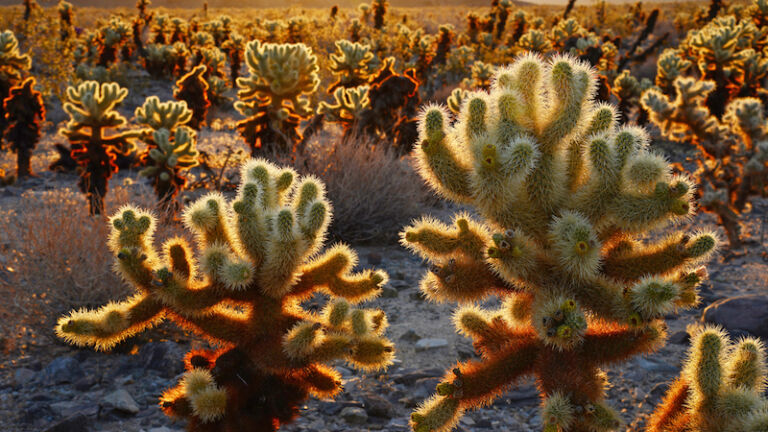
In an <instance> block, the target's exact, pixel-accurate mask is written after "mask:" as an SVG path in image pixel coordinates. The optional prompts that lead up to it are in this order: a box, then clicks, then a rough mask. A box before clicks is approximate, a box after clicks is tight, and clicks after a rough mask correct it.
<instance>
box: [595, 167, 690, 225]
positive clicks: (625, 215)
mask: <svg viewBox="0 0 768 432" xmlns="http://www.w3.org/2000/svg"><path fill="white" fill-rule="evenodd" d="M690 202H691V186H690V183H689V182H688V181H687V180H686V179H682V178H677V179H674V180H673V182H671V185H670V184H669V183H666V182H659V183H657V184H656V188H655V190H654V191H653V192H651V193H640V194H638V193H633V192H630V191H623V192H621V193H620V194H619V196H617V197H616V199H615V201H614V202H613V203H612V205H611V206H610V208H611V212H612V214H613V215H614V216H615V218H616V221H615V222H616V224H617V225H618V226H619V227H620V228H623V229H625V230H627V231H630V232H634V231H639V230H647V229H648V227H649V226H654V225H658V224H659V223H661V222H662V221H664V220H666V219H669V218H670V217H671V218H673V219H676V218H681V217H686V216H688V215H689V214H690V212H691V205H690Z"/></svg>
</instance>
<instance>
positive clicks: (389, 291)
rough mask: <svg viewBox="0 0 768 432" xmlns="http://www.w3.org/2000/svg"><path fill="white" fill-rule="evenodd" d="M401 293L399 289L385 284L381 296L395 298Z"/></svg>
mask: <svg viewBox="0 0 768 432" xmlns="http://www.w3.org/2000/svg"><path fill="white" fill-rule="evenodd" d="M399 294H400V293H399V292H397V290H396V289H394V288H392V287H388V286H385V287H384V288H382V289H381V297H382V298H395V297H397V296H398V295H399Z"/></svg>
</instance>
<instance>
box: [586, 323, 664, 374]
mask: <svg viewBox="0 0 768 432" xmlns="http://www.w3.org/2000/svg"><path fill="white" fill-rule="evenodd" d="M665 338H666V332H665V331H664V329H663V328H662V327H661V326H660V325H659V324H658V323H649V324H648V325H644V326H641V327H620V326H616V325H615V324H613V325H611V324H607V325H597V324H594V325H592V326H591V327H590V328H589V330H588V331H587V333H586V334H585V335H584V344H583V345H581V346H580V347H579V351H580V352H581V353H582V355H583V356H584V357H585V358H586V359H588V361H590V362H592V364H596V365H607V364H611V363H615V362H617V361H621V360H624V359H626V358H628V357H631V356H633V355H636V354H640V353H648V352H651V351H653V350H654V349H656V348H658V347H659V345H660V344H661V343H663V342H664V339H665Z"/></svg>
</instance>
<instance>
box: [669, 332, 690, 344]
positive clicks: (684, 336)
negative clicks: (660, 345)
mask: <svg viewBox="0 0 768 432" xmlns="http://www.w3.org/2000/svg"><path fill="white" fill-rule="evenodd" d="M690 339H691V337H690V335H688V332H687V331H685V330H678V331H676V332H674V333H672V334H671V335H670V336H669V343H671V344H675V345H685V344H687V343H688V341H689V340H690Z"/></svg>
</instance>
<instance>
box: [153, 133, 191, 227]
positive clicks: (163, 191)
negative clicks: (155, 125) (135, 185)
mask: <svg viewBox="0 0 768 432" xmlns="http://www.w3.org/2000/svg"><path fill="white" fill-rule="evenodd" d="M196 140H197V137H196V133H195V131H193V130H192V129H191V128H188V127H186V126H179V127H177V128H175V129H173V131H171V130H169V129H165V128H163V129H158V130H156V131H154V132H153V133H152V143H153V144H154V147H153V148H151V149H150V150H149V151H148V152H147V156H146V159H145V160H144V162H145V165H146V166H147V167H146V168H144V169H143V170H141V172H140V173H139V174H141V175H142V176H144V177H148V178H149V179H150V180H151V182H152V187H153V188H154V189H155V195H157V199H158V200H160V203H161V207H162V208H163V209H164V210H166V211H168V212H169V213H170V214H174V213H175V211H176V201H175V198H176V195H178V193H179V191H180V190H181V189H183V188H184V186H185V185H186V184H187V179H186V177H184V171H186V170H188V169H190V168H192V167H195V166H197V165H199V164H198V161H197V157H198V155H199V153H198V152H197V149H196V148H195V143H196Z"/></svg>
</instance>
